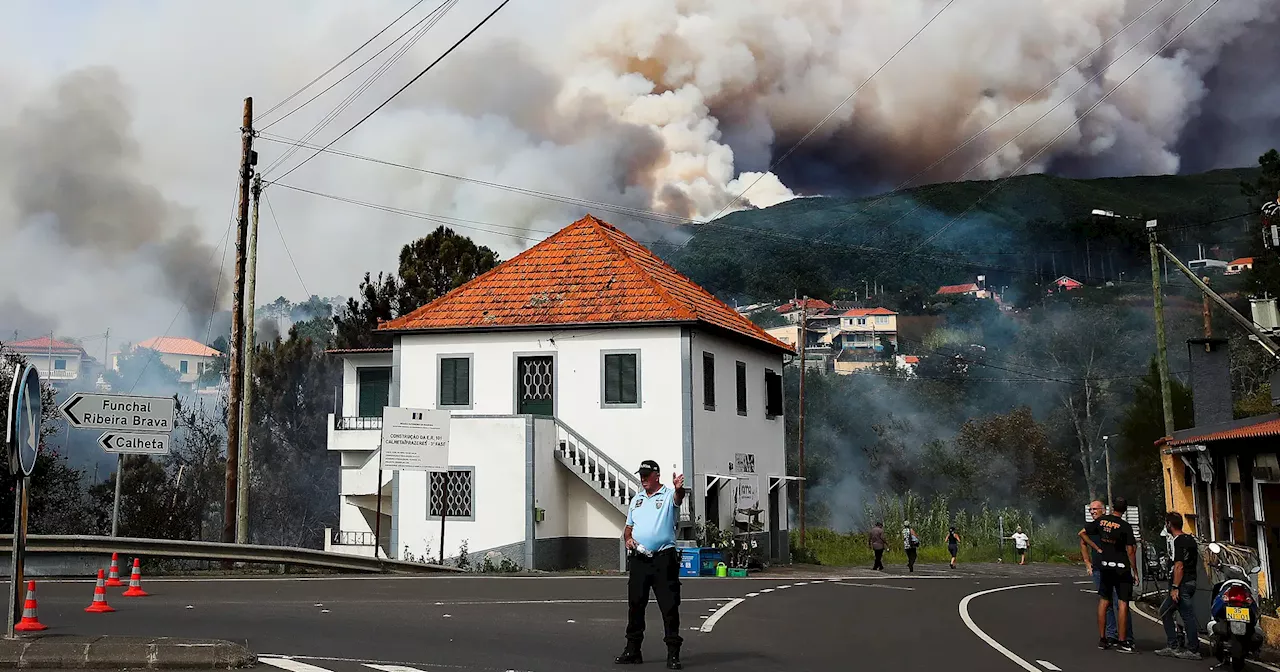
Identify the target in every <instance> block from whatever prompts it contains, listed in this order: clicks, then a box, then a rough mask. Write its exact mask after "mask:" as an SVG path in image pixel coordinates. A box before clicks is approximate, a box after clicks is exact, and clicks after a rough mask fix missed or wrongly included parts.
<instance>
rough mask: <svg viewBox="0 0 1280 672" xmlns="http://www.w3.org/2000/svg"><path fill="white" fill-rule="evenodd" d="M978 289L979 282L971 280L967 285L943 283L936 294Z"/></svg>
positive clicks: (958, 292)
mask: <svg viewBox="0 0 1280 672" xmlns="http://www.w3.org/2000/svg"><path fill="white" fill-rule="evenodd" d="M976 291H978V284H977V283H976V282H970V283H968V284H965V285H943V286H941V287H939V288H938V291H937V292H935V293H936V294H967V293H969V292H976Z"/></svg>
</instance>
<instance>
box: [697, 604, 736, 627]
mask: <svg viewBox="0 0 1280 672" xmlns="http://www.w3.org/2000/svg"><path fill="white" fill-rule="evenodd" d="M743 602H745V600H743V599H742V598H741V597H739V598H737V599H735V600H731V601H730V602H729V604H726V605H724V606H723V607H720V609H719V610H718V611H716V613H714V614H711V618H708V619H707V622H706V623H703V624H702V627H701V628H700V629H701V630H702V631H703V632H711V629H712V628H714V627H716V623H717V622H718V621H719V620H720V619H722V618H724V615H725V614H727V613H729V610H730V609H732V608H734V607H736V606H738V605H739V604H742V603H743Z"/></svg>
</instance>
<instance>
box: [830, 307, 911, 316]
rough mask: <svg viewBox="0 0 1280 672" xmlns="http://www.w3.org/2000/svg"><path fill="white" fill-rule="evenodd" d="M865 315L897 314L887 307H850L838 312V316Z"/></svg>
mask: <svg viewBox="0 0 1280 672" xmlns="http://www.w3.org/2000/svg"><path fill="white" fill-rule="evenodd" d="M867 315H897V313H895V312H893V311H892V310H889V309H888V308H850V309H849V310H846V311H844V312H843V313H840V317H866V316H867Z"/></svg>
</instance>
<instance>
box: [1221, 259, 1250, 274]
mask: <svg viewBox="0 0 1280 672" xmlns="http://www.w3.org/2000/svg"><path fill="white" fill-rule="evenodd" d="M1251 269H1253V257H1240V258H1239V259H1236V260H1234V261H1232V262H1231V263H1229V264H1227V270H1226V271H1224V272H1223V275H1240V274H1241V273H1244V272H1245V271H1248V270H1251Z"/></svg>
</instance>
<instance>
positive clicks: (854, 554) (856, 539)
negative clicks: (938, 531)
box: [792, 528, 1081, 567]
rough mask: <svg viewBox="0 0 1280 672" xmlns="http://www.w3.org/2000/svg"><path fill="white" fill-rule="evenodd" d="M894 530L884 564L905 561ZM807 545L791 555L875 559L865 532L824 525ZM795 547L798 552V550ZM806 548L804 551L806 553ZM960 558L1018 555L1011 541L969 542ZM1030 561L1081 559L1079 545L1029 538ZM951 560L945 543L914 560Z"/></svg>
mask: <svg viewBox="0 0 1280 672" xmlns="http://www.w3.org/2000/svg"><path fill="white" fill-rule="evenodd" d="M895 532H896V531H889V532H887V533H886V535H885V536H886V537H887V538H889V540H890V544H891V545H890V548H889V549H888V550H886V551H885V554H884V562H885V564H890V565H891V564H899V565H903V564H906V562H907V554H906V552H905V551H903V550H902V548H900V547H895V546H896V544H894V542H895V541H896V540H897V537H896V536H895ZM806 537H807V538H806V544H805V546H806V548H805V549H793V553H792V556H793V557H794V558H797V559H800V558H805V559H811V560H816V561H817V562H818V564H821V565H827V566H833V567H841V566H855V565H867V566H870V565H871V564H872V563H873V562H874V561H875V553H874V552H873V551H872V550H871V549H870V548H869V547H867V535H865V534H857V533H848V534H841V533H839V532H833V531H831V530H827V529H822V528H818V529H811V530H809V531H808V534H807V535H806ZM797 551H798V552H797ZM806 551H807V553H806ZM958 557H959V560H960V562H962V563H964V562H996V561H997V560H998V559H1003V560H1004V562H1017V561H1018V556H1017V554H1016V553H1015V552H1014V550H1013V544H1012V542H1010V543H1006V544H1005V546H1004V550H1003V552H1001V549H1000V547H999V546H998V545H996V544H983V545H969V544H961V545H960V553H959V556H958ZM1027 559H1028V561H1029V562H1057V563H1076V562H1080V561H1081V558H1080V550H1079V547H1071V546H1069V545H1067V544H1064V543H1062V542H1061V541H1059V540H1056V539H1045V540H1043V541H1041V542H1039V543H1036V542H1034V541H1033V542H1032V544H1031V551H1030V552H1029V553H1028V558H1027ZM950 561H951V554H950V553H948V552H947V547H946V546H945V545H922V546H921V547H920V549H919V552H918V554H917V556H916V562H918V563H922V564H945V563H948V562H950Z"/></svg>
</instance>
